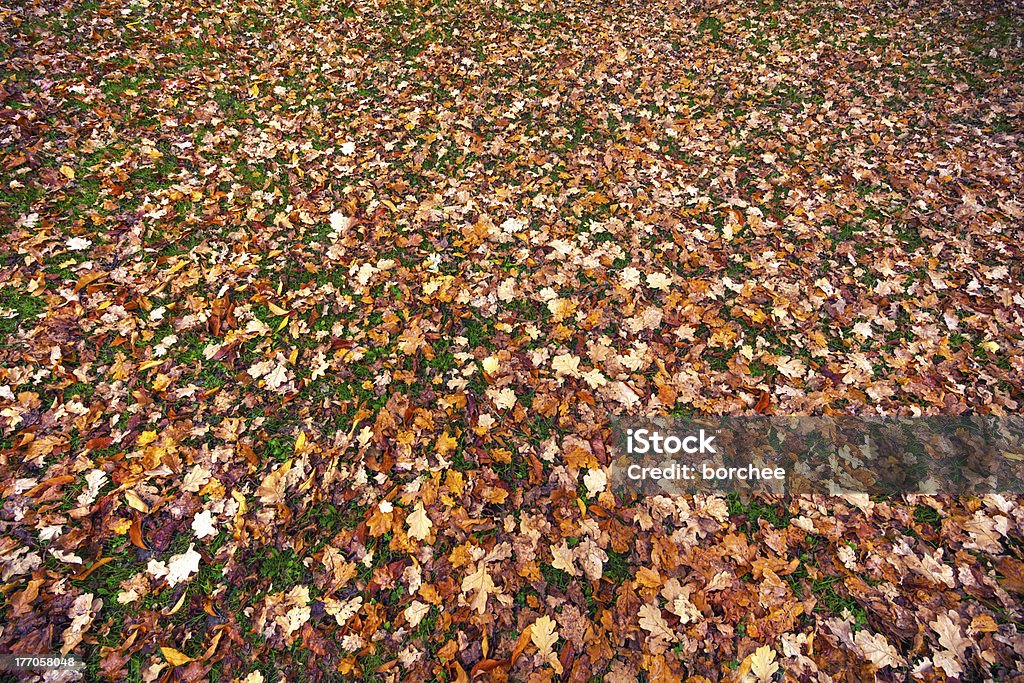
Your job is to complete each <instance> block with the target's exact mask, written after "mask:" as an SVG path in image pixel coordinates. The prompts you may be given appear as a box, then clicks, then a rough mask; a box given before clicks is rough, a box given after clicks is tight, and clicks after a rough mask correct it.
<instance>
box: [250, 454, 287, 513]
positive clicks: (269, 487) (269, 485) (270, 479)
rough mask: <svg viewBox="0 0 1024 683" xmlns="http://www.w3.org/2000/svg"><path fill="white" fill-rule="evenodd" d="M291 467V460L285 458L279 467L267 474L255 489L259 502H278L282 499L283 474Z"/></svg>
mask: <svg viewBox="0 0 1024 683" xmlns="http://www.w3.org/2000/svg"><path fill="white" fill-rule="evenodd" d="M291 468H292V461H291V460H290V459H289V460H286V461H285V462H284V463H283V464H282V465H281V466H280V467H278V468H277V469H276V470H274V471H273V472H271V473H270V474H268V475H267V476H266V477H265V478H264V479H263V483H262V484H260V485H259V488H257V489H256V495H257V496H259V497H260V502H261V503H271V504H273V503H280V502H282V501H284V486H285V481H284V475H286V474H288V471H289V470H291Z"/></svg>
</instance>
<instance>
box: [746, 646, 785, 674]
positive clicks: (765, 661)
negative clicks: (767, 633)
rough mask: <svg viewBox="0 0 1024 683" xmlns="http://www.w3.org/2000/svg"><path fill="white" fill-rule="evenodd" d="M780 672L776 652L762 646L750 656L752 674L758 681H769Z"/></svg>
mask: <svg viewBox="0 0 1024 683" xmlns="http://www.w3.org/2000/svg"><path fill="white" fill-rule="evenodd" d="M778 670H779V665H778V663H777V662H776V661H775V650H773V649H772V648H770V647H768V646H767V645H762V646H761V647H759V648H757V650H756V651H755V652H754V653H753V654H752V655H750V673H752V674H753V675H754V676H755V677H756V678H757V680H758V681H769V680H771V678H772V676H774V675H775V672H776V671H778Z"/></svg>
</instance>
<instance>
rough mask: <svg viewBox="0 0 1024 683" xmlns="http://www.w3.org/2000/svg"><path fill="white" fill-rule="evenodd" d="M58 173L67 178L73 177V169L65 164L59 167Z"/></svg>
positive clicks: (71, 178) (72, 178)
mask: <svg viewBox="0 0 1024 683" xmlns="http://www.w3.org/2000/svg"><path fill="white" fill-rule="evenodd" d="M60 174H61V175H62V176H64V177H65V178H67V179H69V180H74V179H75V169H73V168H71V167H70V166H68V165H67V164H64V165H63V166H61V167H60Z"/></svg>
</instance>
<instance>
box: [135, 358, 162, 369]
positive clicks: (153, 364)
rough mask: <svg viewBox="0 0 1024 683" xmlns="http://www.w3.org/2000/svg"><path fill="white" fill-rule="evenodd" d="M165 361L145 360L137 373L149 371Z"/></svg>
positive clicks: (157, 359)
mask: <svg viewBox="0 0 1024 683" xmlns="http://www.w3.org/2000/svg"><path fill="white" fill-rule="evenodd" d="M165 360H167V359H166V358H154V359H153V360H147V361H146V362H145V363H143V364H142V365H140V366H139V372H142V371H143V370H149V369H150V368H155V367H156V366H158V365H163V363H164V361H165Z"/></svg>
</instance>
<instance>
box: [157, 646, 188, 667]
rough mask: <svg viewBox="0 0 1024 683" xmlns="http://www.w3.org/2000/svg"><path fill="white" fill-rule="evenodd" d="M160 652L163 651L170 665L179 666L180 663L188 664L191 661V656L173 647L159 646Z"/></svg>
mask: <svg viewBox="0 0 1024 683" xmlns="http://www.w3.org/2000/svg"><path fill="white" fill-rule="evenodd" d="M160 652H162V653H163V655H164V659H166V660H167V663H168V664H170V665H171V666H181V665H182V664H188V663H189V662H191V661H192V658H191V657H189V656H188V655H187V654H185V653H184V652H178V651H177V650H175V649H174V648H173V647H161V648H160Z"/></svg>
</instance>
